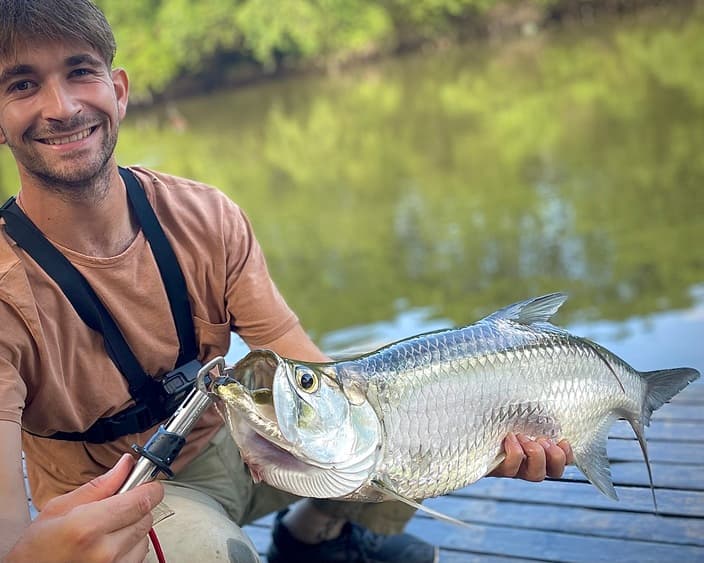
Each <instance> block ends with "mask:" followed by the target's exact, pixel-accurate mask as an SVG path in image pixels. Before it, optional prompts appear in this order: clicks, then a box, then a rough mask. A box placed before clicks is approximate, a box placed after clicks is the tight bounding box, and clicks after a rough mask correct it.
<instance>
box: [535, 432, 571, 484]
mask: <svg viewBox="0 0 704 563" xmlns="http://www.w3.org/2000/svg"><path fill="white" fill-rule="evenodd" d="M538 443H539V444H540V445H541V446H542V447H543V449H544V450H545V472H546V473H547V475H548V477H552V478H554V479H559V478H560V477H562V474H563V473H564V471H565V462H566V460H567V456H566V455H565V452H564V450H563V449H562V448H560V447H559V446H557V445H556V444H554V443H553V442H551V441H550V440H548V439H546V438H540V439H539V440H538Z"/></svg>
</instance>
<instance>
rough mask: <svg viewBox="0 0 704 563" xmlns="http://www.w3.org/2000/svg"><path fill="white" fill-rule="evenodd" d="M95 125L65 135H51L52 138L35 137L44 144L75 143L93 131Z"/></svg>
mask: <svg viewBox="0 0 704 563" xmlns="http://www.w3.org/2000/svg"><path fill="white" fill-rule="evenodd" d="M96 127H97V126H93V127H89V128H88V129H83V131H79V132H78V133H73V134H71V135H67V136H65V137H53V138H50V139H49V138H47V139H37V140H38V141H39V142H40V143H44V144H45V145H67V144H68V143H75V142H76V141H80V140H82V139H85V138H86V137H88V136H89V135H90V134H91V133H92V132H93V131H95V129H96Z"/></svg>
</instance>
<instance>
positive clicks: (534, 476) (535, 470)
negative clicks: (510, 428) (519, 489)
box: [517, 434, 545, 481]
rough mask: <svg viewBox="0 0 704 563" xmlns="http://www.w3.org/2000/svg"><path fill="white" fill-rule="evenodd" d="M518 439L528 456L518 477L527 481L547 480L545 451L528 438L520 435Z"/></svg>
mask: <svg viewBox="0 0 704 563" xmlns="http://www.w3.org/2000/svg"><path fill="white" fill-rule="evenodd" d="M517 438H518V442H519V443H520V444H521V446H522V447H523V451H524V452H525V454H526V459H525V461H524V462H523V463H522V464H521V468H520V470H519V471H518V477H520V478H521V479H525V480H526V481H542V480H543V479H545V450H544V449H543V447H542V446H541V445H540V444H538V443H537V442H534V441H533V440H531V439H530V438H528V437H527V436H523V435H522V434H519V435H518V436H517Z"/></svg>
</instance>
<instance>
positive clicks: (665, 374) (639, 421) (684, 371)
mask: <svg viewBox="0 0 704 563" xmlns="http://www.w3.org/2000/svg"><path fill="white" fill-rule="evenodd" d="M640 375H641V377H642V378H643V379H644V380H645V382H646V385H647V387H646V392H645V401H644V402H643V407H642V410H641V412H640V417H638V418H636V417H632V416H628V417H626V419H627V420H628V422H629V424H630V425H631V428H633V432H634V433H635V435H636V438H638V444H639V445H640V450H641V451H642V452H643V460H644V461H645V467H646V468H647V470H648V482H649V483H650V494H651V495H652V496H653V506H654V508H655V512H656V513H657V512H658V502H657V499H656V498H655V486H654V484H653V470H652V468H651V466H650V458H649V457H648V444H647V442H646V441H645V427H646V426H648V425H649V424H650V417H651V416H652V414H653V412H654V411H656V410H657V409H659V408H660V407H661V406H662V405H663V404H665V403H666V402H667V401H669V400H670V399H672V397H674V396H675V395H677V393H679V392H680V391H682V389H684V388H685V387H687V385H689V384H690V383H691V382H692V381H694V380H695V379H697V378H698V377H699V372H698V371H697V370H695V369H692V368H675V369H662V370H656V371H646V372H642V373H641V374H640Z"/></svg>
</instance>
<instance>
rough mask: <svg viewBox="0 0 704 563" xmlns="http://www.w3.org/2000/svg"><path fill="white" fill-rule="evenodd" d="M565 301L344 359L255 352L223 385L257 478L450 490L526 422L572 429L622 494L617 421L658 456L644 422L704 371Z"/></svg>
mask: <svg viewBox="0 0 704 563" xmlns="http://www.w3.org/2000/svg"><path fill="white" fill-rule="evenodd" d="M565 299H566V296H565V295H564V294H560V293H557V294H550V295H546V296H543V297H538V298H534V299H530V300H527V301H523V302H520V303H516V304H514V305H511V306H509V307H506V308H504V309H502V310H500V311H497V312H496V313H494V314H492V315H489V316H488V317H486V318H484V319H482V320H480V321H478V322H477V323H475V324H473V325H470V326H467V327H464V328H460V329H448V330H442V331H437V332H433V333H427V334H422V335H418V336H414V337H412V338H409V339H406V340H402V341H399V342H396V343H394V344H391V345H389V346H386V347H384V348H381V349H379V350H377V351H375V352H372V353H369V354H366V355H363V356H360V357H358V358H355V359H349V360H345V361H340V362H330V363H324V364H313V363H306V362H297V361H293V360H288V359H285V358H280V357H279V356H277V355H276V354H274V353H273V352H269V351H255V352H252V353H250V354H249V355H248V356H247V357H245V358H244V359H243V360H242V361H241V362H240V363H238V365H237V366H235V368H234V372H233V374H234V376H235V379H237V380H238V381H236V382H234V381H233V382H229V383H228V384H227V385H222V386H220V387H218V388H217V389H216V392H217V393H218V395H219V396H220V397H221V398H223V399H224V401H225V404H226V409H225V415H226V418H227V419H228V422H229V425H230V429H231V432H232V434H233V437H234V438H235V440H236V441H237V442H238V444H239V446H240V449H241V450H242V453H243V457H244V459H245V461H246V462H247V463H248V464H249V466H250V468H251V469H252V473H253V475H254V476H255V477H256V478H261V479H263V480H265V481H267V482H268V483H270V484H272V485H274V486H276V487H279V488H282V489H285V490H288V491H290V492H293V493H295V494H298V495H301V496H314V497H326V498H351V499H361V500H382V499H383V498H388V497H389V496H391V497H394V498H401V499H422V498H428V497H433V496H438V495H442V494H446V493H448V492H451V491H453V490H456V489H458V488H460V487H463V486H465V485H467V484H470V483H472V482H474V481H476V480H477V479H479V478H481V477H482V476H484V475H486V474H487V473H488V472H490V471H491V470H492V469H493V468H494V467H496V465H498V464H499V463H500V462H501V461H502V459H503V453H502V452H503V446H502V444H503V440H504V438H505V436H506V434H507V433H508V432H517V433H524V434H527V435H529V436H548V437H550V438H552V439H554V440H561V439H566V440H568V441H569V442H570V444H571V446H572V449H573V452H574V455H575V463H576V465H577V466H578V467H579V468H580V469H581V470H582V472H583V473H584V474H585V476H586V477H587V478H588V479H589V480H590V481H591V482H592V483H593V484H594V485H595V486H596V487H597V488H598V489H599V490H601V491H602V492H603V493H604V494H606V495H607V496H609V497H611V498H616V492H615V490H614V487H613V484H612V481H611V476H610V470H609V463H608V458H607V455H606V436H607V433H608V430H609V427H610V426H611V423H612V422H613V421H614V420H615V419H617V418H623V419H626V420H628V421H629V422H630V424H631V426H632V427H633V429H634V431H635V433H636V436H637V437H638V440H639V442H640V445H641V448H642V449H643V454H644V456H645V460H646V463H648V459H647V448H646V444H645V438H644V429H643V427H644V426H645V425H647V424H648V423H649V421H650V416H651V414H652V412H653V410H655V409H657V408H659V407H660V406H661V405H662V404H663V403H664V402H666V401H668V400H669V399H670V398H671V397H672V396H674V395H675V394H676V393H678V392H679V391H681V390H682V389H683V388H684V387H686V386H687V385H688V383H690V382H691V381H693V380H694V379H696V378H697V377H698V376H699V374H698V372H697V371H696V370H693V369H691V368H676V369H671V370H660V371H654V372H644V373H641V372H638V371H636V370H634V369H633V368H632V367H630V366H629V365H628V364H627V363H626V362H624V361H623V360H621V359H620V358H618V357H617V356H616V355H614V354H612V353H611V352H609V351H608V350H606V349H605V348H603V347H601V346H599V345H598V344H596V343H594V342H591V341H589V340H586V339H583V338H579V337H577V336H574V335H572V334H570V333H568V332H567V331H565V330H563V329H561V328H558V327H556V326H554V325H552V324H550V323H549V322H548V321H549V319H550V317H551V316H552V315H553V314H554V313H555V312H556V311H557V309H558V308H559V307H560V306H561V305H562V303H563V302H564V301H565ZM648 471H649V472H650V467H649V464H648ZM651 484H652V478H651Z"/></svg>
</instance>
